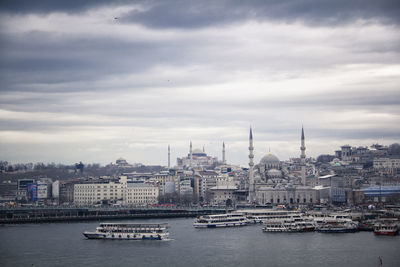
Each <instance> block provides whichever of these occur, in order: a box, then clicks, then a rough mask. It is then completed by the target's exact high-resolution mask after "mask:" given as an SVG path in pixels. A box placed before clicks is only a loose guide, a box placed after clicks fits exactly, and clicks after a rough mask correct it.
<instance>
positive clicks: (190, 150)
mask: <svg viewBox="0 0 400 267" xmlns="http://www.w3.org/2000/svg"><path fill="white" fill-rule="evenodd" d="M189 157H190V163H189V164H190V167H192V160H193V153H192V141H190V149H189Z"/></svg>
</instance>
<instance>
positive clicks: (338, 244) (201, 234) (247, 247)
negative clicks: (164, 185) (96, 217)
mask: <svg viewBox="0 0 400 267" xmlns="http://www.w3.org/2000/svg"><path fill="white" fill-rule="evenodd" d="M123 222H168V223H169V225H170V237H171V239H173V240H170V241H150V240H148V241H141V240H140V241H133V240H132V241H128V240H87V239H85V237H84V236H83V235H82V232H83V231H85V230H94V229H95V228H96V226H97V225H98V223H99V222H77V223H53V224H25V225H6V226H0V266H3V267H5V266H190V267H194V266H319V267H320V266H357V267H361V266H378V263H379V261H378V257H379V256H380V257H381V258H382V259H383V266H400V237H399V236H396V237H382V236H375V235H374V234H373V233H372V232H359V233H346V234H322V233H313V232H311V233H263V232H262V231H261V225H250V226H245V227H239V228H221V229H195V228H194V227H193V226H192V224H193V219H191V218H178V219H154V220H134V221H128V220H124V221H123Z"/></svg>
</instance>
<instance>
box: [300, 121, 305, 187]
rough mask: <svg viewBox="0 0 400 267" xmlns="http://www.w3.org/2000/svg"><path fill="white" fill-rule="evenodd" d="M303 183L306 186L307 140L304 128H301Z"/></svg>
mask: <svg viewBox="0 0 400 267" xmlns="http://www.w3.org/2000/svg"><path fill="white" fill-rule="evenodd" d="M300 150H301V156H300V160H301V183H302V184H303V185H306V145H305V139H304V129H303V126H301V147H300Z"/></svg>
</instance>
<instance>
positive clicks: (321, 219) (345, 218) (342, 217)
mask: <svg viewBox="0 0 400 267" xmlns="http://www.w3.org/2000/svg"><path fill="white" fill-rule="evenodd" d="M311 216H312V217H313V219H314V222H315V223H316V224H317V225H318V226H322V225H325V224H335V223H342V224H346V223H347V224H352V223H353V224H357V223H356V222H354V221H353V220H352V219H351V218H352V217H351V215H350V214H348V213H330V214H323V213H314V214H312V215H311Z"/></svg>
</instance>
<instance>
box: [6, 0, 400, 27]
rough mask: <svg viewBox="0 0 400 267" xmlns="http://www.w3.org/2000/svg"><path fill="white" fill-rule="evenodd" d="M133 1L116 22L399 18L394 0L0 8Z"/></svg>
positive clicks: (16, 1)
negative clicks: (127, 10) (125, 12)
mask: <svg viewBox="0 0 400 267" xmlns="http://www.w3.org/2000/svg"><path fill="white" fill-rule="evenodd" d="M122 4H124V5H125V4H137V5H139V6H141V7H142V9H141V10H133V11H131V12H130V13H128V14H126V15H121V17H120V16H119V14H110V16H112V17H115V16H116V17H119V18H120V20H121V21H125V22H134V23H139V24H143V25H145V26H148V27H155V28H199V27H208V26H212V25H218V24H229V23H235V22H242V21H244V20H257V21H263V20H276V21H281V22H289V23H290V22H295V21H301V22H304V23H306V24H311V25H316V26H317V25H334V24H343V23H347V22H350V21H354V20H357V19H376V20H379V21H381V22H382V23H389V24H398V23H399V22H400V2H399V1H398V0H380V1H377V0H335V1H331V0H297V1H282V0H253V1H241V0H218V1H215V0H203V1H197V0H165V1H164V0H163V1H155V0H148V1H146V0H143V1H142V0H136V1H128V0H117V1H106V0H98V1H91V0H65V1H53V0H42V1H31V0H2V1H0V11H3V12H11V13H51V12H66V13H76V12H83V11H87V10H89V9H95V8H98V7H101V6H111V5H112V6H117V5H122Z"/></svg>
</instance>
